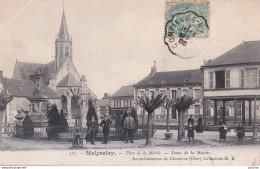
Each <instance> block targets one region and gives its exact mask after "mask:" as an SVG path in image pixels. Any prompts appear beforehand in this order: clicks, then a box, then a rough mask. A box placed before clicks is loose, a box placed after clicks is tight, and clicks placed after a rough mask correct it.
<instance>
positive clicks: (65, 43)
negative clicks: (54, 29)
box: [55, 10, 72, 71]
mask: <svg viewBox="0 0 260 169" xmlns="http://www.w3.org/2000/svg"><path fill="white" fill-rule="evenodd" d="M66 58H70V59H72V38H71V37H70V35H69V33H68V29H67V24H66V19H65V14H64V10H63V13H62V19H61V25H60V31H59V34H58V36H57V38H56V41H55V65H56V71H58V70H59V69H60V67H61V66H62V65H63V63H64V61H65V60H66Z"/></svg>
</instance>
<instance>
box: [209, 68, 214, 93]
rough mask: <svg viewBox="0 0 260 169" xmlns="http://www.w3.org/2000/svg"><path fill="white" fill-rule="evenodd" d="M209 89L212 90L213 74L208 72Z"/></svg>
mask: <svg viewBox="0 0 260 169" xmlns="http://www.w3.org/2000/svg"><path fill="white" fill-rule="evenodd" d="M209 88H210V89H213V72H209Z"/></svg>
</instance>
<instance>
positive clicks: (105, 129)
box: [100, 116, 112, 144]
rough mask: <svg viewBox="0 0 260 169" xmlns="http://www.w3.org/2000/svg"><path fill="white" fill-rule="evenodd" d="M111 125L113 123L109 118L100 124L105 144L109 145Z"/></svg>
mask: <svg viewBox="0 0 260 169" xmlns="http://www.w3.org/2000/svg"><path fill="white" fill-rule="evenodd" d="M111 123H112V121H110V120H109V118H108V117H107V116H105V119H104V120H102V121H101V123H100V126H102V127H103V134H104V138H103V143H104V144H107V142H108V135H109V132H110V125H111Z"/></svg>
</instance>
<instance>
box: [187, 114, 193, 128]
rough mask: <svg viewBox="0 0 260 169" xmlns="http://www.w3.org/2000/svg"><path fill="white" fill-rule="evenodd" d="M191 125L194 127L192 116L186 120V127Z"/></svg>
mask: <svg viewBox="0 0 260 169" xmlns="http://www.w3.org/2000/svg"><path fill="white" fill-rule="evenodd" d="M189 124H192V126H193V125H194V120H193V116H192V115H190V117H189V118H188V125H189Z"/></svg>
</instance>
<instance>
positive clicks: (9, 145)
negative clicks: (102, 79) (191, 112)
mask: <svg viewBox="0 0 260 169" xmlns="http://www.w3.org/2000/svg"><path fill="white" fill-rule="evenodd" d="M164 132H165V130H157V131H156V133H155V134H154V137H153V139H152V146H153V147H172V146H178V147H191V146H194V147H229V146H246V145H251V146H257V147H259V146H260V141H258V142H256V143H252V142H251V138H252V132H247V133H246V137H244V141H243V143H239V142H238V140H237V137H236V136H235V134H234V133H233V134H232V133H230V132H229V133H228V134H227V140H226V142H219V133H218V132H215V131H204V132H203V133H196V132H195V141H194V142H188V139H187V138H185V139H184V140H183V142H182V143H178V142H177V141H176V140H177V131H176V130H173V131H171V132H173V137H172V139H171V140H165V139H164ZM144 144H145V139H142V140H134V143H128V144H126V143H125V142H123V141H110V142H109V143H108V144H101V143H100V141H98V142H96V143H95V145H91V144H90V143H87V144H86V142H85V141H84V146H83V149H107V148H109V149H118V148H142V147H145V146H144ZM0 148H1V150H11V151H15V150H69V149H73V148H72V145H71V142H66V141H49V140H25V139H19V138H10V137H4V138H3V144H2V145H1V146H0Z"/></svg>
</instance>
